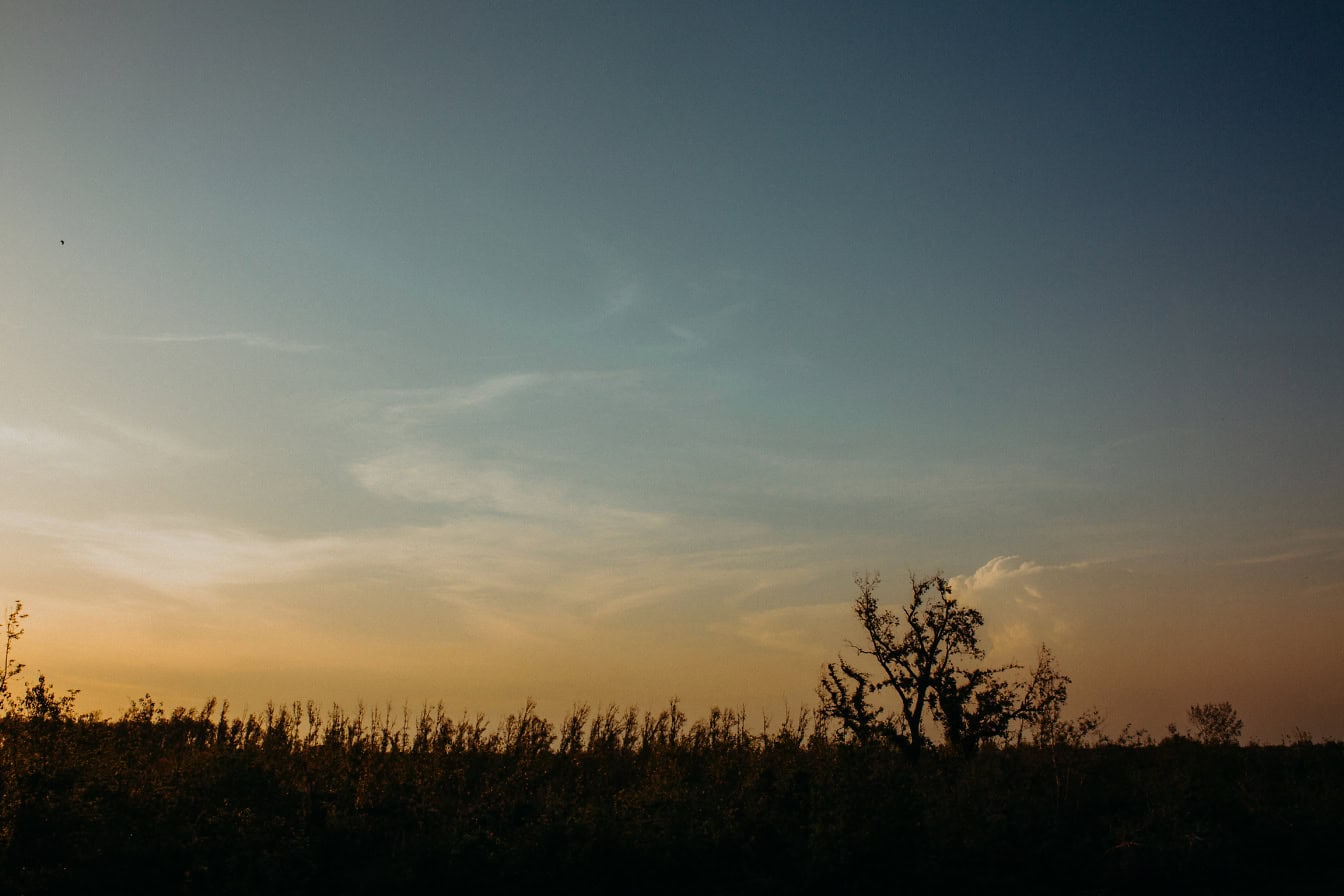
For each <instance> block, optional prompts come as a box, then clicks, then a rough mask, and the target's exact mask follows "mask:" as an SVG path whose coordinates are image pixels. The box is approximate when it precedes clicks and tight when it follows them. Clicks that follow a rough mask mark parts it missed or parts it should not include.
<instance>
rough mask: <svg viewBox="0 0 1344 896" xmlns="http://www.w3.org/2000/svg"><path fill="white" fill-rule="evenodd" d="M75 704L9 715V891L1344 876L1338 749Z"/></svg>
mask: <svg viewBox="0 0 1344 896" xmlns="http://www.w3.org/2000/svg"><path fill="white" fill-rule="evenodd" d="M42 686H43V688H45V683H42ZM29 696H31V691H30V694H29ZM72 709H73V707H72V706H71V705H70V704H69V703H66V704H64V705H62V704H61V703H60V701H59V700H56V698H55V697H54V695H52V694H51V693H50V692H45V691H42V692H39V694H38V696H37V698H36V699H35V700H29V701H28V705H27V706H26V707H24V708H23V709H21V710H20V711H18V712H15V713H11V714H10V715H9V716H8V717H6V718H5V719H3V720H0V887H3V888H4V890H5V891H6V892H14V893H41V892H57V891H61V892H63V891H70V892H74V891H81V892H106V891H108V890H109V889H118V890H120V889H123V888H124V887H126V886H130V887H131V889H133V890H134V891H137V892H183V893H255V892H290V893H310V892H355V891H364V892H374V891H378V892H386V891H387V889H388V888H389V887H400V886H415V887H417V888H420V887H430V888H432V891H434V892H467V891H468V890H469V889H474V888H477V887H481V886H491V887H502V888H503V889H502V890H496V892H510V891H513V890H515V889H521V888H524V887H528V888H530V887H534V886H546V885H552V884H558V883H561V882H574V883H577V884H579V885H581V886H583V887H584V888H585V889H586V890H587V891H589V892H594V891H597V892H616V891H626V890H629V889H634V890H638V891H644V892H648V891H655V892H671V891H678V892H683V891H688V890H689V891H696V890H699V891H706V892H712V893H757V892H759V893H765V892H771V893H795V892H805V891H815V890H822V891H830V890H834V889H843V890H844V891H846V892H863V891H866V890H868V889H869V888H870V887H871V888H876V889H877V890H879V891H881V892H892V891H897V890H901V891H906V890H909V888H911V887H917V888H922V887H938V888H939V889H942V890H947V891H950V892H959V891H965V890H969V889H972V888H979V887H985V888H992V889H996V890H999V891H1003V890H1005V889H1006V890H1009V891H1021V890H1027V889H1031V890H1035V891H1040V892H1049V891H1069V892H1089V891H1096V892H1116V891H1122V890H1127V889H1129V888H1130V887H1132V886H1137V885H1148V884H1152V883H1156V882H1163V883H1180V884H1182V885H1184V886H1185V887H1186V888H1187V889H1189V890H1194V891H1196V892H1202V891H1211V890H1214V889H1227V888H1230V889H1232V890H1234V891H1240V890H1245V889H1248V888H1260V887H1263V888H1266V889H1268V888H1269V887H1271V886H1273V887H1277V886H1281V885H1282V884H1283V883H1285V882H1289V881H1304V880H1308V879H1322V880H1325V879H1329V878H1330V877H1331V875H1332V874H1333V873H1334V872H1335V871H1336V870H1337V869H1338V867H1339V860H1338V858H1337V856H1338V851H1337V850H1338V845H1339V838H1340V834H1341V833H1344V829H1342V827H1341V807H1344V745H1341V744H1339V743H1325V744H1311V743H1305V742H1304V743H1299V744H1296V745H1284V746H1252V747H1237V746H1210V745H1206V744H1201V743H1198V742H1196V741H1193V740H1189V739H1186V738H1169V739H1167V740H1166V741H1164V742H1163V743H1161V744H1148V745H1129V746H1123V745H1118V744H1108V743H1105V742H1098V743H1094V744H1092V745H1064V744H1059V745H1055V746H1052V747H1036V746H1021V747H1009V748H1001V749H1000V748H990V749H984V750H980V751H978V752H977V753H975V754H974V755H965V754H963V753H960V752H956V751H941V750H932V751H929V752H928V753H926V754H924V755H922V756H920V757H918V758H917V759H911V758H910V757H909V756H908V754H907V753H905V752H904V751H902V750H900V749H898V748H896V747H894V746H892V745H885V744H877V743H870V744H866V745H861V744H855V743H840V742H837V741H836V740H835V739H833V738H831V737H828V736H826V735H825V734H824V733H822V732H821V731H819V730H818V729H817V728H816V727H815V726H813V725H811V724H810V723H809V722H808V720H807V719H804V720H802V721H798V720H793V721H790V722H786V723H783V724H780V725H777V726H773V727H772V728H770V729H769V730H767V731H762V730H761V727H760V726H759V725H757V726H755V730H754V731H753V730H752V729H751V728H749V727H748V725H747V723H746V720H745V719H744V718H743V716H742V715H741V714H740V713H737V712H716V713H713V714H711V715H710V717H709V718H708V719H706V720H703V721H699V722H696V723H694V724H687V723H686V721H685V720H684V719H683V718H682V716H681V715H680V713H679V711H678V710H677V708H676V706H675V705H673V706H671V707H670V708H669V709H667V710H664V711H662V712H660V713H658V714H656V715H654V714H651V713H649V714H643V715H639V714H637V713H634V712H617V711H615V710H607V711H603V712H600V713H590V712H587V711H585V710H583V709H580V710H578V711H576V712H575V713H574V714H573V715H572V716H571V717H570V718H568V719H567V720H565V722H564V723H562V724H561V725H560V726H559V727H558V728H557V727H555V726H553V725H551V724H550V723H548V722H546V721H544V720H543V719H540V718H538V717H537V716H535V715H533V714H532V713H531V712H530V711H524V712H522V713H520V714H518V715H516V716H513V717H511V718H509V719H507V720H506V721H505V722H504V723H503V724H501V725H498V726H493V727H488V726H487V725H486V724H485V723H484V722H483V721H482V720H479V719H468V720H466V721H460V720H459V721H453V720H450V719H449V718H448V717H446V716H445V715H443V714H442V713H441V712H440V711H439V710H430V711H428V712H422V713H420V714H417V715H413V716H412V717H410V718H405V717H403V716H402V715H401V714H400V713H398V714H396V718H389V717H388V715H387V713H386V712H380V713H374V714H365V713H358V712H357V713H355V714H354V715H350V716H347V715H344V714H342V713H340V712H339V711H335V710H333V711H332V712H330V713H328V714H325V715H320V716H319V714H318V713H317V711H316V710H315V709H313V708H311V707H290V708H283V709H278V710H277V709H268V710H267V711H266V712H265V713H264V714H261V715H259V716H258V715H251V716H249V717H247V718H236V717H230V716H229V715H228V714H227V712H226V711H225V710H223V709H221V708H217V707H215V706H212V705H208V704H207V705H206V706H205V707H203V708H201V709H199V710H195V711H192V710H184V709H178V710H174V711H173V712H171V713H165V712H164V711H163V710H162V708H161V707H159V706H157V705H155V704H154V703H153V702H152V701H150V700H148V699H144V700H141V701H140V702H139V703H137V704H136V705H134V706H132V707H131V709H130V710H128V711H127V713H126V714H125V715H124V717H122V718H121V719H119V720H116V721H102V720H98V719H96V718H90V717H87V716H85V717H76V716H74V715H73V714H72ZM856 888H857V889H856Z"/></svg>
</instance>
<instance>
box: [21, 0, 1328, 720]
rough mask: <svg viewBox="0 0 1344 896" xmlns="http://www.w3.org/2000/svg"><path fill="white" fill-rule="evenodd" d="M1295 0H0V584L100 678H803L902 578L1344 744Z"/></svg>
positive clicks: (792, 685) (1099, 673)
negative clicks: (873, 578)
mask: <svg viewBox="0 0 1344 896" xmlns="http://www.w3.org/2000/svg"><path fill="white" fill-rule="evenodd" d="M1341 58H1344V10H1342V9H1341V7H1340V6H1339V5H1337V4H1333V3H1320V4H1311V3H1300V4H1294V3H1263V4H1246V3H1238V2H1229V3H1218V4H1211V3H1185V4H1182V3H1168V2H1162V3H1146V2H1139V3H1089V4H1072V3H1035V2H1022V3H1011V4H1001V3H971V4H960V3H947V2H940V3H928V4H923V3H901V4H894V3H872V4H867V3H811V4H808V3H788V2H770V3H753V2H731V3H703V4H702V3H691V2H677V3H662V2H654V3H620V2H613V3H587V2H583V3H580V2H559V3H514V2H500V3H429V4H417V3H396V4H387V5H384V4H368V3H339V2H324V3H318V4H304V3H299V2H295V3H283V4H275V3H254V2H242V0H239V2H234V3H228V4H206V3H194V2H187V3H181V2H174V3H168V2H126V3H117V4H107V3H72V2H62V0H53V2H49V3H30V2H10V0H0V123H2V125H0V383H3V389H0V602H3V603H4V604H6V605H12V604H13V602H14V601H16V600H19V601H22V602H23V605H24V608H25V610H27V611H28V612H29V613H30V617H29V619H28V620H26V627H27V631H26V633H25V635H24V637H23V640H22V641H21V642H20V644H19V653H20V659H24V660H26V661H27V662H28V663H29V670H28V671H29V673H30V675H33V674H36V672H37V671H38V670H41V671H42V672H43V673H44V674H46V675H47V677H48V680H49V681H50V682H52V683H53V684H55V685H56V686H57V687H58V688H79V689H80V690H81V693H80V697H79V705H80V706H81V707H83V708H85V709H93V708H98V709H101V710H103V711H106V712H108V713H110V714H116V713H118V712H119V711H120V710H122V709H124V708H125V706H126V705H127V704H128V703H129V701H130V700H131V699H132V698H135V697H138V696H140V695H142V694H144V693H146V692H148V693H150V694H152V695H153V696H154V697H155V698H157V699H160V700H163V701H166V702H167V703H168V704H169V705H177V704H186V705H193V706H199V705H201V704H202V703H203V702H204V701H205V699H206V698H208V697H210V696H212V695H213V696H217V697H221V698H228V699H229V700H231V701H232V704H233V706H234V707H235V708H239V709H241V708H243V707H250V708H252V709H257V708H260V707H263V706H264V705H265V703H266V701H268V700H275V701H277V702H288V701H291V700H308V699H314V700H317V701H319V702H322V703H329V702H331V701H337V702H340V703H341V705H342V706H346V707H349V706H353V705H354V704H355V703H356V702H357V701H364V702H365V703H366V704H369V705H379V704H383V703H385V702H388V701H390V702H391V703H393V704H395V705H396V706H401V705H403V703H404V702H409V704H410V705H411V706H412V707H417V706H419V705H420V704H421V703H422V702H424V701H431V702H437V701H439V700H442V701H444V703H445V705H446V706H447V707H448V708H449V709H450V710H457V709H461V710H463V711H469V712H472V713H475V712H477V711H481V712H485V713H487V714H489V715H491V716H492V717H495V718H499V717H502V716H503V715H504V714H506V713H508V712H511V711H516V710H517V709H519V708H521V706H522V705H523V703H524V701H525V700H526V699H528V698H531V699H534V700H535V701H536V702H537V705H538V708H539V709H540V710H541V711H542V712H543V713H544V714H546V715H549V716H551V717H552V718H553V719H554V720H556V721H558V719H559V717H560V716H561V715H563V713H564V712H565V711H566V710H568V709H569V708H570V707H572V706H573V705H574V704H575V703H576V702H583V701H587V702H591V703H593V704H596V705H606V704H608V703H616V704H618V705H622V706H624V705H628V704H638V705H639V706H640V707H642V708H647V709H656V708H658V707H659V706H661V705H663V704H665V703H666V701H668V700H669V699H670V698H672V697H677V698H679V699H680V700H681V701H682V705H683V707H684V708H686V709H687V710H688V712H690V714H691V715H692V717H694V716H695V715H696V714H698V713H701V712H704V711H705V710H706V709H707V708H708V707H710V706H711V705H721V706H733V707H745V708H746V709H747V710H748V711H749V712H750V713H752V714H753V715H755V714H757V713H759V714H760V715H761V716H767V715H768V716H770V717H772V718H775V719H778V718H780V717H782V716H783V715H784V713H786V712H793V713H796V712H797V711H798V710H799V708H800V707H803V706H815V705H816V703H817V695H816V686H817V682H818V680H819V678H820V675H821V671H822V669H823V667H824V665H825V664H826V663H827V662H828V661H831V660H833V659H834V658H835V657H836V656H837V654H839V653H841V652H846V651H848V650H849V648H847V647H846V640H847V639H849V640H857V639H858V637H859V636H860V634H861V632H860V631H859V629H858V626H857V623H856V621H855V620H854V618H853V616H852V615H851V612H850V606H851V604H852V601H853V598H854V596H855V595H856V593H857V592H856V589H855V588H854V585H853V579H854V577H855V575H856V574H864V573H869V572H880V573H881V574H882V577H883V580H884V584H883V585H882V586H881V588H880V589H879V592H878V596H879V598H882V599H884V600H886V601H888V602H890V603H891V604H893V605H895V604H898V603H900V602H902V601H903V600H904V599H905V598H906V597H908V594H909V584H908V577H909V575H910V574H911V573H912V572H913V573H915V574H919V575H924V574H928V573H932V572H935V571H937V570H942V571H944V572H945V573H946V574H947V575H948V576H949V577H951V578H952V579H953V584H954V588H955V589H956V593H957V594H959V595H960V596H961V598H962V599H963V600H964V601H966V602H968V603H971V604H973V605H975V606H977V607H978V608H980V609H981V611H982V612H983V613H984V615H985V618H986V625H985V628H984V631H983V636H984V643H985V644H986V645H987V646H988V647H989V648H990V658H991V659H993V660H997V661H1000V662H1010V661H1016V662H1020V663H1032V662H1034V659H1035V654H1036V649H1037V647H1038V646H1039V645H1040V644H1041V643H1042V642H1044V643H1047V644H1048V645H1049V646H1050V648H1051V649H1052V650H1053V652H1054V653H1055V655H1056V657H1057V658H1058V660H1059V662H1060V665H1061V666H1062V668H1063V670H1064V671H1065V672H1066V673H1068V674H1069V675H1071V676H1072V678H1073V682H1074V683H1073V688H1072V690H1071V698H1070V704H1069V706H1070V709H1071V710H1072V711H1073V712H1080V711H1082V710H1084V709H1087V708H1089V707H1096V708H1097V709H1099V710H1100V711H1101V713H1102V714H1103V716H1104V717H1105V719H1106V724H1107V730H1108V731H1109V732H1110V733H1111V734H1118V733H1119V731H1120V729H1121V728H1122V726H1123V725H1125V724H1133V725H1135V726H1138V727H1144V728H1147V729H1149V730H1150V731H1152V732H1154V733H1155V734H1161V733H1162V732H1164V731H1165V728H1166V725H1167V723H1169V722H1176V723H1178V724H1181V725H1183V724H1184V722H1185V710H1186V708H1188V707H1189V706H1190V705H1191V704H1195V703H1204V702H1219V701H1223V700H1227V701H1230V702H1231V703H1232V704H1233V705H1234V707H1235V708H1236V709H1237V710H1238V712H1239V714H1240V716H1241V718H1242V719H1243V720H1244V721H1245V723H1246V734H1247V735H1248V736H1249V737H1254V738H1257V739H1260V740H1262V741H1264V742H1268V743H1277V742H1280V741H1281V739H1282V738H1283V737H1285V736H1287V735H1289V734H1291V733H1292V732H1294V730H1295V729H1301V730H1304V731H1308V732H1311V733H1312V734H1314V735H1316V736H1317V737H1325V736H1329V737H1336V738H1340V737H1344V650H1340V648H1339V643H1340V639H1341V636H1344V461H1342V453H1341V449H1342V448H1344V414H1342V413H1341V409H1344V402H1342V401H1341V397H1344V352H1341V351H1340V338H1341V336H1342V335H1344V307H1342V302H1341V300H1344V289H1342V287H1341V284H1344V161H1342V160H1344V66H1341V65H1340V59H1341Z"/></svg>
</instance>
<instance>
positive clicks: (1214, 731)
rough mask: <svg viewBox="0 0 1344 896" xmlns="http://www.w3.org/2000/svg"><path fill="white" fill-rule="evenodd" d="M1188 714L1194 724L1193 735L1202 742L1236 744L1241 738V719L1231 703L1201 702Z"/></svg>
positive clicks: (1191, 708)
mask: <svg viewBox="0 0 1344 896" xmlns="http://www.w3.org/2000/svg"><path fill="white" fill-rule="evenodd" d="M1186 715H1187V717H1188V718H1189V719H1190V724H1191V725H1193V726H1194V732H1193V735H1192V736H1193V737H1194V739H1195V740H1197V741H1199V742H1200V743H1202V744H1221V745H1236V744H1237V743H1238V742H1239V741H1240V740H1241V719H1239V718H1237V711H1236V710H1235V709H1233V708H1232V704H1231V703H1228V702H1226V701H1224V702H1222V703H1200V704H1199V705H1197V706H1192V707H1190V709H1189V711H1188V712H1187V713H1186Z"/></svg>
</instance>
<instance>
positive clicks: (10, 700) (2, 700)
mask: <svg viewBox="0 0 1344 896" xmlns="http://www.w3.org/2000/svg"><path fill="white" fill-rule="evenodd" d="M27 618H28V614H27V613H25V612H23V601H21V600H16V601H14V608H13V609H12V610H10V611H9V612H8V613H7V614H6V615H5V659H4V663H3V664H2V665H0V712H10V711H12V710H13V709H14V705H15V700H14V695H13V693H12V692H11V690H10V686H9V681H10V679H11V678H14V677H16V676H17V675H19V674H20V673H21V672H23V663H20V662H18V661H17V660H14V659H12V658H11V652H12V648H13V646H14V642H15V641H17V640H19V638H21V637H23V620H25V619H27Z"/></svg>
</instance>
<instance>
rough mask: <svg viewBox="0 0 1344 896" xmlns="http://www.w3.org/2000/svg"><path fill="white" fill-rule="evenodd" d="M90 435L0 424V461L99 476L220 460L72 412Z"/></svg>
mask: <svg viewBox="0 0 1344 896" xmlns="http://www.w3.org/2000/svg"><path fill="white" fill-rule="evenodd" d="M77 413H78V414H79V416H80V417H81V418H82V419H83V420H85V421H86V422H88V423H92V424H94V426H95V427H96V430H95V431H93V432H89V431H87V429H86V430H85V431H79V430H78V428H76V429H55V428H52V427H49V426H43V425H39V424H29V423H24V424H14V423H4V422H0V458H3V457H6V456H8V460H9V466H10V470H11V471H15V470H17V469H21V468H27V469H28V470H29V471H30V472H33V473H38V472H40V471H42V470H45V471H47V472H49V473H62V474H73V475H76V476H102V475H108V474H111V473H114V472H117V471H127V470H133V469H136V468H142V467H144V466H145V465H146V464H147V463H150V462H161V461H176V462H186V463H203V462H207V461H211V460H217V459H219V458H221V457H223V456H224V453H223V452H221V451H215V450H211V449H207V448H202V447H200V446H198V445H193V444H191V443H190V442H188V441H186V440H184V439H182V438H180V437H178V436H175V435H173V434H172V433H169V432H165V431H163V430H159V429H154V428H151V427H143V426H137V425H133V424H130V423H127V422H125V421H122V420H118V419H115V418H113V417H111V416H109V415H107V414H104V413H102V412H99V411H92V410H87V409H78V410H77ZM16 465H17V466H16Z"/></svg>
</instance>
